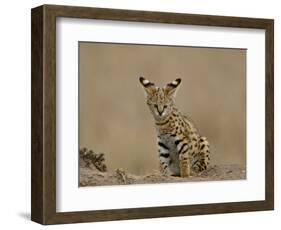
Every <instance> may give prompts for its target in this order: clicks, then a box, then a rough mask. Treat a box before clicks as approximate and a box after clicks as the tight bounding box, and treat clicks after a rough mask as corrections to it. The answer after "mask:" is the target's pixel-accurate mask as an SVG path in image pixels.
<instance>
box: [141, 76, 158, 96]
mask: <svg viewBox="0 0 281 230" xmlns="http://www.w3.org/2000/svg"><path fill="white" fill-rule="evenodd" d="M139 80H140V83H141V84H142V86H143V88H144V90H145V92H146V94H152V93H153V92H154V91H155V85H154V83H152V82H150V81H149V80H147V79H145V78H144V77H140V78H139Z"/></svg>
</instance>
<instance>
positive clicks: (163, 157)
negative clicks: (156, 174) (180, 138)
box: [158, 140, 173, 176]
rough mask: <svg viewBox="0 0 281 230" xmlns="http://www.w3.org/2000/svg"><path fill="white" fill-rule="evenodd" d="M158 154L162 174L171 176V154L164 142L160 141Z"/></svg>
mask: <svg viewBox="0 0 281 230" xmlns="http://www.w3.org/2000/svg"><path fill="white" fill-rule="evenodd" d="M158 152H159V160H160V172H161V173H162V174H164V175H168V176H171V175H172V174H173V173H172V172H171V170H170V162H171V160H170V153H169V148H168V147H167V145H165V144H164V143H163V142H161V141H160V140H158Z"/></svg>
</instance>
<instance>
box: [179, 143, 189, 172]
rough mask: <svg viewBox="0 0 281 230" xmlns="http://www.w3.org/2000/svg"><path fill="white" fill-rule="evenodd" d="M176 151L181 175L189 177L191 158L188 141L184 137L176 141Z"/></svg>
mask: <svg viewBox="0 0 281 230" xmlns="http://www.w3.org/2000/svg"><path fill="white" fill-rule="evenodd" d="M176 144H177V152H178V155H179V168H180V176H181V177H190V175H191V158H190V156H191V155H190V153H189V150H190V143H189V142H188V141H187V140H186V139H180V140H178V141H176Z"/></svg>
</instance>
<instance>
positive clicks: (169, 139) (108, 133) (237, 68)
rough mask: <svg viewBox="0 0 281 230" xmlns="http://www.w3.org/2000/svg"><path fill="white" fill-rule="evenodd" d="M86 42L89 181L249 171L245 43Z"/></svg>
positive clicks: (235, 175) (83, 124)
mask: <svg viewBox="0 0 281 230" xmlns="http://www.w3.org/2000/svg"><path fill="white" fill-rule="evenodd" d="M78 45H79V145H80V146H79V156H80V157H79V178H80V181H79V185H80V186H103V185H124V184H126V185H128V184H147V183H165V182H169V183H171V182H200V181H220V180H243V179H246V53H247V50H246V49H231V48H209V47H187V46H168V45H146V44H145V45H144V44H117V43H98V42H79V44H78Z"/></svg>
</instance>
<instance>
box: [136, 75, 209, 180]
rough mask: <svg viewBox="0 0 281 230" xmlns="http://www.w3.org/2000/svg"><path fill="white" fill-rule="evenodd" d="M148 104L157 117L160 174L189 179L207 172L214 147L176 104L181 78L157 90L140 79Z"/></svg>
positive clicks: (152, 84)
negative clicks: (193, 175) (195, 174)
mask: <svg viewBox="0 0 281 230" xmlns="http://www.w3.org/2000/svg"><path fill="white" fill-rule="evenodd" d="M139 80H140V83H141V84H142V86H143V88H144V90H145V94H146V103H147V105H148V107H149V109H150V111H151V113H152V115H153V117H154V121H155V126H156V131H157V144H158V152H159V160H160V171H161V172H162V173H163V174H166V175H173V176H181V177H189V176H190V175H191V174H192V173H199V172H202V171H203V170H205V169H207V166H208V165H209V162H210V145H209V142H208V141H207V138H206V137H203V136H200V135H199V133H198V132H197V130H196V128H195V127H194V125H193V124H192V123H191V121H190V120H189V119H188V118H187V117H186V116H184V115H183V114H182V113H181V112H180V111H179V110H178V108H177V107H176V105H175V96H176V91H177V88H178V86H179V85H180V83H181V79H179V78H178V79H176V80H175V81H172V82H171V83H168V84H167V85H166V86H165V87H157V86H155V84H154V83H152V82H150V81H149V80H147V79H145V78H143V77H140V79H139Z"/></svg>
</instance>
